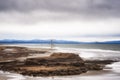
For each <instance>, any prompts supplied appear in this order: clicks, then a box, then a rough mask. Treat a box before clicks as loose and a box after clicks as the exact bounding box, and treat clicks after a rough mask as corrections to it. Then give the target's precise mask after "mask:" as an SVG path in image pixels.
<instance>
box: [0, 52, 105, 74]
mask: <svg viewBox="0 0 120 80" xmlns="http://www.w3.org/2000/svg"><path fill="white" fill-rule="evenodd" d="M101 63H102V62H100V61H84V60H82V58H81V57H79V55H77V54H73V53H53V54H52V55H50V56H49V57H38V58H28V59H26V60H25V61H23V62H20V61H11V62H1V63H0V69H1V70H4V71H10V72H11V71H12V72H17V73H20V74H23V75H29V76H58V75H59V76H62V75H76V74H81V73H85V72H87V71H89V70H102V69H103V68H104V66H105V64H101Z"/></svg>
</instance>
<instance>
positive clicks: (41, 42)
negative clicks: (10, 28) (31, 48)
mask: <svg viewBox="0 0 120 80" xmlns="http://www.w3.org/2000/svg"><path fill="white" fill-rule="evenodd" d="M14 43H26V44H27V43H40V44H50V43H51V40H39V39H34V40H13V39H4V40H0V44H14ZM53 43H54V44H120V40H118V41H105V42H79V41H68V40H53Z"/></svg>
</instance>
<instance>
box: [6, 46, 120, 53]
mask: <svg viewBox="0 0 120 80" xmlns="http://www.w3.org/2000/svg"><path fill="white" fill-rule="evenodd" d="M5 45H10V46H24V47H33V48H41V47H46V48H50V46H51V45H50V44H5ZM53 46H54V48H77V49H102V50H114V51H120V44H53Z"/></svg>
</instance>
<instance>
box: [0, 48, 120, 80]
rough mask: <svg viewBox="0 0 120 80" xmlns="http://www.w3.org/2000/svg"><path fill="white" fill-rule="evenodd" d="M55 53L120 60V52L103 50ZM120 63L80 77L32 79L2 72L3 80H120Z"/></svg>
mask: <svg viewBox="0 0 120 80" xmlns="http://www.w3.org/2000/svg"><path fill="white" fill-rule="evenodd" d="M52 51H53V52H73V53H76V54H79V55H80V56H81V57H82V58H83V59H93V60H95V59H100V60H106V59H111V60H118V61H119V60H120V58H119V57H120V52H119V51H113V50H102V49H78V48H77V49H76V48H58V47H57V48H56V49H55V50H52ZM119 65H120V62H115V63H113V64H108V65H106V67H105V68H104V69H103V70H101V71H88V72H87V73H83V74H80V75H71V76H52V77H30V76H23V75H20V74H15V73H10V72H3V71H0V78H1V80H88V79H89V80H96V78H97V80H105V79H106V80H119V79H120V77H119V76H120V66H119Z"/></svg>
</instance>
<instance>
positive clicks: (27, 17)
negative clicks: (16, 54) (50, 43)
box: [0, 0, 120, 41]
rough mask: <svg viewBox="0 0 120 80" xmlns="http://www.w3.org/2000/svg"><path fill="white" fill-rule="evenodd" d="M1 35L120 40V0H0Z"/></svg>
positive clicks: (24, 37) (2, 36)
mask: <svg viewBox="0 0 120 80" xmlns="http://www.w3.org/2000/svg"><path fill="white" fill-rule="evenodd" d="M0 39H63V40H78V41H106V40H120V0H0Z"/></svg>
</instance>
